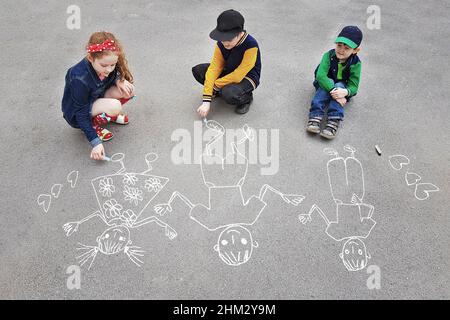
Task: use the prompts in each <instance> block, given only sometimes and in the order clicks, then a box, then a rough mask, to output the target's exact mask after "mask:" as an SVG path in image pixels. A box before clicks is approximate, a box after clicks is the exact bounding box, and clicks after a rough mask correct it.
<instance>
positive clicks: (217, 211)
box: [154, 120, 304, 266]
mask: <svg viewBox="0 0 450 320" xmlns="http://www.w3.org/2000/svg"><path fill="white" fill-rule="evenodd" d="M206 127H207V128H209V129H211V130H213V132H215V133H216V134H215V135H214V136H213V137H212V138H211V140H210V141H209V142H208V143H207V145H206V148H205V152H204V153H203V154H202V155H201V159H200V160H201V161H200V166H201V168H200V169H201V173H202V177H203V182H204V184H205V185H206V187H207V188H208V194H209V201H208V204H207V205H204V204H193V203H192V202H191V201H190V200H189V198H188V197H186V196H185V195H183V194H181V193H180V192H179V191H175V192H173V194H172V195H171V197H170V199H169V201H168V202H167V203H162V204H158V205H156V206H154V209H155V211H156V213H158V214H159V215H161V216H162V215H164V214H166V213H167V212H172V202H173V201H174V200H175V199H176V198H179V199H180V200H181V201H183V202H184V203H185V204H186V205H187V206H188V207H189V209H190V211H189V217H190V218H191V219H192V220H194V221H195V222H197V223H198V224H199V225H201V226H202V227H203V228H205V229H206V230H208V231H211V232H214V231H218V230H221V233H220V235H219V237H218V241H217V244H216V245H215V246H214V250H215V251H216V252H217V253H218V254H219V257H220V259H222V261H223V262H225V263H226V264H227V265H230V266H239V265H241V264H243V263H246V262H247V261H248V260H249V259H250V257H251V255H252V252H253V248H257V247H258V243H257V242H256V241H254V240H253V238H252V235H251V232H250V231H249V229H248V228H247V227H250V226H252V225H254V224H255V222H256V221H257V220H258V218H259V216H260V215H261V213H262V212H263V211H264V209H265V207H266V205H267V203H266V202H265V200H264V196H265V194H266V192H267V191H268V190H270V191H272V192H273V193H275V194H277V195H279V196H280V197H281V198H282V199H283V200H284V201H285V202H286V203H289V204H291V205H294V206H298V205H299V204H300V203H301V202H302V201H303V199H304V196H301V195H296V194H284V193H282V192H280V191H278V190H277V189H275V188H273V187H272V186H270V185H267V184H265V185H263V186H262V187H261V189H260V193H259V195H258V196H256V195H252V196H251V197H250V198H248V199H245V197H244V195H243V193H242V186H243V184H244V182H245V178H246V175H247V171H248V159H247V158H246V157H245V156H244V155H243V154H242V153H241V152H240V151H239V148H238V145H240V144H244V143H245V142H246V141H252V140H253V139H254V133H253V130H252V129H251V128H250V127H249V126H247V125H244V126H243V128H242V135H243V137H242V138H241V139H240V140H239V141H237V142H231V147H232V148H231V149H232V152H230V153H227V154H225V155H224V156H223V155H219V154H218V153H217V152H216V153H215V154H214V153H213V152H212V150H213V147H214V144H216V143H218V142H220V143H222V142H223V141H221V139H223V138H224V135H225V129H224V127H223V126H222V125H221V124H220V123H218V122H217V121H214V120H207V122H206Z"/></svg>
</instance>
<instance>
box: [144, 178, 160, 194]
mask: <svg viewBox="0 0 450 320" xmlns="http://www.w3.org/2000/svg"><path fill="white" fill-rule="evenodd" d="M162 188H163V186H162V184H161V181H160V180H159V179H158V178H149V179H147V180H145V189H147V191H148V192H150V191H155V192H158V191H159V190H161V189H162Z"/></svg>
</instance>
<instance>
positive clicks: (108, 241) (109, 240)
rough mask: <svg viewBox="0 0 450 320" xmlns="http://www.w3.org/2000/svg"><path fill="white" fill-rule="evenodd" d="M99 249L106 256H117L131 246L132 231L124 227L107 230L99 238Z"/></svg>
mask: <svg viewBox="0 0 450 320" xmlns="http://www.w3.org/2000/svg"><path fill="white" fill-rule="evenodd" d="M97 243H98V248H99V250H100V251H101V252H102V253H104V254H116V253H118V252H120V251H123V250H124V249H125V247H127V246H128V245H129V244H131V240H130V231H129V230H128V229H127V228H126V227H124V226H117V227H112V228H109V229H106V230H105V231H104V232H103V233H102V235H101V236H100V237H98V238H97Z"/></svg>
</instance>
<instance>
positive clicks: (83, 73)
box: [62, 58, 118, 147]
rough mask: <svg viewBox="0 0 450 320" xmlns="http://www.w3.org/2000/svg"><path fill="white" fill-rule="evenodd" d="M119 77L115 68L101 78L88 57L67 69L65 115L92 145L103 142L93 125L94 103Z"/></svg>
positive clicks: (64, 99) (63, 110) (63, 100)
mask: <svg viewBox="0 0 450 320" xmlns="http://www.w3.org/2000/svg"><path fill="white" fill-rule="evenodd" d="M117 79H118V71H117V69H114V71H113V72H111V73H110V74H109V75H108V77H107V78H105V79H104V80H103V81H102V80H100V78H99V77H98V75H97V73H96V72H95V70H94V68H93V67H92V65H91V63H90V62H89V61H88V60H87V59H86V58H84V59H83V60H81V61H80V62H79V63H77V64H76V65H74V66H73V67H72V68H70V69H69V70H68V71H67V74H66V85H65V87H64V96H63V99H62V112H63V117H64V119H66V121H67V122H68V123H69V124H70V125H71V126H72V127H74V128H79V129H81V130H82V131H83V132H84V134H85V135H86V138H87V139H88V141H89V143H90V144H91V146H92V147H95V146H96V145H99V144H100V143H102V142H101V140H100V139H99V138H98V136H97V133H96V132H95V129H94V128H93V127H92V120H91V118H92V114H91V112H92V104H93V103H94V101H95V100H97V99H98V98H102V97H103V96H104V95H105V91H106V90H107V89H109V88H110V87H111V86H113V85H114V84H115V83H116V80H117Z"/></svg>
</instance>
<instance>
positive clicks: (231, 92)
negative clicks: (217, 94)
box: [222, 85, 242, 104]
mask: <svg viewBox="0 0 450 320" xmlns="http://www.w3.org/2000/svg"><path fill="white" fill-rule="evenodd" d="M241 95H242V92H241V90H240V89H239V88H238V87H237V86H233V85H228V86H225V87H224V88H223V89H222V98H223V99H224V100H225V101H226V102H227V103H229V104H237V102H238V101H239V99H240V97H241Z"/></svg>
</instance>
